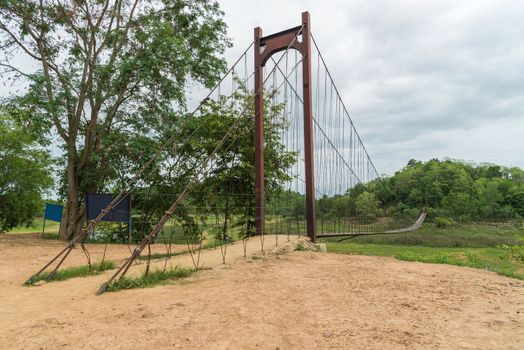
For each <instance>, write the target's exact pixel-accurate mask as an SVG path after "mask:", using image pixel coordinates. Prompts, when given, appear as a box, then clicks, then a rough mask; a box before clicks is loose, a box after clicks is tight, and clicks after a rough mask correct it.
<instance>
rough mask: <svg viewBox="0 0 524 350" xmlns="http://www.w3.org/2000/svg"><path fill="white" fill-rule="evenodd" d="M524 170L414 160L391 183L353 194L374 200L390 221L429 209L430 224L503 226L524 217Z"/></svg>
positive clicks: (365, 187)
mask: <svg viewBox="0 0 524 350" xmlns="http://www.w3.org/2000/svg"><path fill="white" fill-rule="evenodd" d="M523 183H524V170H523V169H521V168H518V167H511V168H508V167H504V166H500V165H494V164H471V163H467V162H463V161H457V160H449V159H448V160H442V161H441V160H438V159H432V160H430V161H427V162H421V161H416V160H410V161H409V162H408V164H407V165H406V166H405V167H404V168H403V169H402V170H400V171H397V172H396V173H395V174H394V175H393V176H391V177H385V178H382V179H381V180H377V181H374V182H371V183H369V184H367V185H360V186H357V187H355V188H353V189H352V190H350V191H349V193H348V194H349V196H350V197H354V198H357V197H358V196H359V195H361V194H362V193H364V192H368V193H371V194H373V195H374V196H375V197H376V199H377V200H378V201H379V202H380V207H381V208H382V209H383V210H385V211H387V212H388V213H389V214H391V215H395V214H396V215H402V214H406V215H409V214H411V215H413V213H414V212H418V211H420V210H422V209H425V210H426V212H427V213H428V215H429V218H430V219H434V218H436V217H443V218H449V219H453V220H455V221H459V222H468V221H501V220H510V219H522V217H524V184H523Z"/></svg>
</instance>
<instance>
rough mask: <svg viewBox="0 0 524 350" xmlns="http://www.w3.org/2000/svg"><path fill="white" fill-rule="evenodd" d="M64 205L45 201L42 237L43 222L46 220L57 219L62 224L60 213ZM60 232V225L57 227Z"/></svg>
mask: <svg viewBox="0 0 524 350" xmlns="http://www.w3.org/2000/svg"><path fill="white" fill-rule="evenodd" d="M63 212H64V207H63V206H62V205H59V204H51V203H46V205H45V211H44V224H43V225H42V238H44V231H45V222H46V220H51V221H57V222H59V223H60V225H62V213H63ZM58 231H59V232H60V227H59V228H58Z"/></svg>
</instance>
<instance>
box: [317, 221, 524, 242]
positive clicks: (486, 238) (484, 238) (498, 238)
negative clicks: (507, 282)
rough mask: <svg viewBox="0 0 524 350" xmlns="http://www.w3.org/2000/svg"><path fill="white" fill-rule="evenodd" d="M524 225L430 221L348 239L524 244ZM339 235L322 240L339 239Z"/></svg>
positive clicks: (362, 240)
mask: <svg viewBox="0 0 524 350" xmlns="http://www.w3.org/2000/svg"><path fill="white" fill-rule="evenodd" d="M522 238H524V229H523V228H522V226H519V225H517V224H468V225H454V226H453V227H447V228H438V227H435V226H433V224H431V223H426V224H424V225H423V226H422V227H421V228H420V229H418V230H416V231H412V232H405V233H399V234H385V235H374V236H359V237H355V238H351V239H349V240H347V242H351V243H364V244H380V245H407V246H426V247H461V248H466V247H468V248H482V247H498V246H500V245H501V244H506V245H519V244H520V245H522V244H523V241H522V240H521V239H522ZM337 240H338V238H326V239H324V240H323V241H326V242H336V241H337Z"/></svg>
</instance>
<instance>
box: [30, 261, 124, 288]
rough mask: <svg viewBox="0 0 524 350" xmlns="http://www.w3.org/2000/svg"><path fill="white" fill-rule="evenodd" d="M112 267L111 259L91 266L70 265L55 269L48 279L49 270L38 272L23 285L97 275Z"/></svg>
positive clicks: (113, 265) (113, 266)
mask: <svg viewBox="0 0 524 350" xmlns="http://www.w3.org/2000/svg"><path fill="white" fill-rule="evenodd" d="M114 268H115V263H114V262H112V261H104V262H101V263H95V264H93V265H92V268H89V266H88V265H84V266H75V267H70V268H67V269H63V270H60V271H57V272H56V273H55V275H54V276H53V277H52V278H50V279H49V275H50V273H49V272H44V273H42V274H40V275H39V276H37V277H33V278H31V279H30V280H28V281H27V282H26V283H25V285H27V286H32V285H34V284H35V283H36V282H39V281H46V280H47V281H49V282H51V281H64V280H67V279H70V278H75V277H85V276H92V275H98V274H100V273H101V272H103V271H106V270H111V269H114Z"/></svg>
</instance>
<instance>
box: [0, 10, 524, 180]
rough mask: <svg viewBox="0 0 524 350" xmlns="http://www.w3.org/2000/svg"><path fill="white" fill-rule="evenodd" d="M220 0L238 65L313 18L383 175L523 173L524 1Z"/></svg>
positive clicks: (330, 64)
mask: <svg viewBox="0 0 524 350" xmlns="http://www.w3.org/2000/svg"><path fill="white" fill-rule="evenodd" d="M219 2H220V4H221V6H222V9H223V10H224V11H225V13H226V17H225V20H226V22H227V24H228V26H229V35H230V37H231V38H232V40H233V44H234V46H233V47H232V48H231V49H229V50H228V51H227V59H228V62H230V63H232V62H233V61H234V60H235V59H236V58H237V57H238V56H239V55H240V53H241V52H243V51H244V50H245V48H246V47H247V46H248V45H249V44H250V43H251V41H252V40H253V28H254V27H255V26H261V27H262V28H263V30H264V34H265V35H268V34H271V33H273V32H276V31H280V30H283V29H286V28H289V27H293V26H297V25H300V21H301V13H302V11H309V12H310V14H311V20H312V32H313V34H314V36H315V38H316V40H317V42H318V45H319V46H320V49H321V51H322V53H323V56H324V58H325V60H326V62H327V65H328V68H329V69H330V71H331V73H332V75H333V78H334V80H335V83H336V85H337V87H338V89H339V90H340V92H341V95H342V97H343V100H344V102H345V104H346V106H348V109H349V112H350V114H351V117H352V119H353V121H354V122H355V124H356V126H357V130H358V131H359V133H360V135H361V136H362V139H363V141H364V144H365V145H366V148H367V149H368V151H369V153H370V155H371V158H372V159H373V161H374V163H375V165H376V167H377V169H378V171H379V172H380V173H382V174H384V173H385V174H393V173H394V171H396V170H398V169H400V168H401V167H403V166H404V165H405V164H406V163H407V161H408V160H409V159H411V158H415V159H419V160H427V159H431V158H434V157H438V158H444V157H450V158H456V159H464V160H468V161H477V162H493V163H498V164H503V165H507V166H520V167H524V152H523V150H524V1H522V0H514V1H509V0H507V1H505V0H498V1H491V0H451V1H447V0H438V1H428V0H424V1H422V0H417V1H414V0H413V1H405V0H395V1H386V0H375V1H369V0H322V1H318V0H317V1H313V0H300V1H298V0H294V1H289V0H286V1H283V0H264V1H257V0H220V1H219ZM22 63H23V64H24V65H27V66H30V65H31V64H32V62H31V63H30V62H29V61H28V60H24V61H23V62H22ZM17 88H18V87H17V86H10V87H9V86H7V87H3V88H0V95H5V94H6V93H7V91H9V90H10V91H11V92H13V91H14V90H16V89H17Z"/></svg>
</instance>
